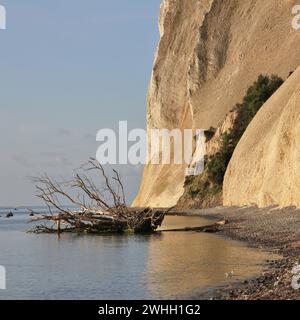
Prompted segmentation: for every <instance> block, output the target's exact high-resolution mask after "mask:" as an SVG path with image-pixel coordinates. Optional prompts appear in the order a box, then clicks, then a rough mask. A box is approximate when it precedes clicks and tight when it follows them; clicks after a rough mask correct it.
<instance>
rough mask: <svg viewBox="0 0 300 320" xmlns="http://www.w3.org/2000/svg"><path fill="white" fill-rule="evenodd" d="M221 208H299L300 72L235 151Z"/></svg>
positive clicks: (260, 115)
mask: <svg viewBox="0 0 300 320" xmlns="http://www.w3.org/2000/svg"><path fill="white" fill-rule="evenodd" d="M224 204H225V205H250V204H257V205H258V206H261V207H266V206H270V205H279V206H281V207H286V206H297V207H299V206H300V67H299V68H298V69H297V71H296V72H294V74H293V75H292V76H291V77H290V78H289V79H288V80H287V81H286V82H285V84H284V85H283V86H282V87H281V88H280V89H279V90H278V91H277V92H276V93H275V94H274V95H273V96H272V97H271V98H270V99H269V100H268V101H267V103H266V104H265V105H264V106H263V107H262V109H261V110H260V111H259V112H258V114H257V115H256V117H255V118H254V120H253V121H252V122H251V124H250V126H249V127H248V128H247V130H246V132H245V134H244V135H243V137H242V139H241V140H240V142H239V144H238V146H237V148H236V149H235V152H234V154H233V157H232V159H231V162H230V164H229V166H228V169H227V172H226V176H225V181H224Z"/></svg>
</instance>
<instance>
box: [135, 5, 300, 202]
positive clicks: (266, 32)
mask: <svg viewBox="0 0 300 320" xmlns="http://www.w3.org/2000/svg"><path fill="white" fill-rule="evenodd" d="M294 4H295V1H293V0H265V1H261V0H243V1H241V0H164V1H162V5H161V13H160V22H159V29H160V34H161V40H160V43H159V46H158V49H157V53H156V58H155V62H154V66H153V73H152V76H151V81H150V85H149V93H148V112H147V122H148V128H149V129H151V128H168V129H173V128H180V129H184V128H199V129H208V128H210V127H211V126H213V127H218V126H219V125H220V124H221V123H222V121H223V120H224V118H225V116H226V114H227V113H228V112H229V111H230V110H231V109H232V107H233V106H234V105H235V104H236V103H237V102H239V101H240V100H241V99H242V97H243V96H244V94H245V92H246V89H247V88H248V87H249V86H250V84H252V83H253V82H254V81H255V80H256V79H257V77H258V75H259V74H262V73H263V74H277V75H279V76H281V77H282V78H286V77H287V76H288V74H289V72H290V71H293V70H295V69H296V68H297V66H298V65H299V64H300V54H299V52H300V51H299V50H300V31H295V30H293V29H292V27H291V21H292V13H291V10H292V7H293V5H294ZM185 169H186V166H185V165H151V164H148V165H147V166H146V167H145V170H144V175H143V180H142V184H141V188H140V192H139V194H138V196H137V198H136V199H135V201H134V203H133V205H134V206H156V207H166V206H172V205H175V204H176V202H177V200H178V199H179V197H180V196H181V195H182V193H183V190H184V189H183V183H184V179H185ZM227 181H228V180H227ZM232 184H233V182H232ZM232 184H231V186H232ZM227 190H228V189H227ZM227 194H228V196H226V199H227V203H229V202H230V197H231V196H229V194H230V193H227Z"/></svg>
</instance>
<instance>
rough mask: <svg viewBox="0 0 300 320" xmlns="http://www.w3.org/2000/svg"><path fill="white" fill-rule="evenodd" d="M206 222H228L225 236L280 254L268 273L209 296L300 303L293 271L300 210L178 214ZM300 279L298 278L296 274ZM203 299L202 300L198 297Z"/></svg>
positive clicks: (298, 256) (298, 258) (299, 246)
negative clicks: (209, 220)
mask: <svg viewBox="0 0 300 320" xmlns="http://www.w3.org/2000/svg"><path fill="white" fill-rule="evenodd" d="M175 213H176V214H179V213H180V214H183V215H185V216H192V217H201V218H204V219H217V220H218V219H224V218H225V219H226V220H227V221H228V223H227V224H226V225H225V226H224V229H223V231H222V232H221V233H220V234H221V235H222V236H226V237H229V238H231V239H235V240H240V241H242V242H243V243H246V244H248V245H251V246H252V247H255V248H263V249H265V250H268V251H270V252H274V253H278V254H279V255H280V256H281V257H282V258H281V259H278V260H276V261H269V262H268V267H267V269H266V270H264V271H262V272H261V273H260V274H259V275H258V276H257V277H254V278H253V279H252V280H250V281H247V280H246V281H244V282H240V283H238V284H237V285H232V284H230V285H228V286H227V287H223V288H222V289H221V290H218V291H217V292H214V293H212V292H210V297H213V298H215V299H246V300H247V299H251V300H252V299H283V300H285V299H300V290H295V288H293V286H292V280H293V278H294V276H295V274H293V273H292V269H293V267H295V265H297V264H300V209H297V208H295V207H288V208H279V207H275V206H274V207H268V208H257V207H255V206H245V207H218V208H212V209H202V210H199V209H195V210H185V212H182V211H180V212H175ZM296 276H299V274H296ZM198 297H200V296H198Z"/></svg>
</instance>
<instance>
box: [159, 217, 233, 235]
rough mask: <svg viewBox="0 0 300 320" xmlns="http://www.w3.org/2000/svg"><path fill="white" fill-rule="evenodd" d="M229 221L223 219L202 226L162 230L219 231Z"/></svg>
mask: <svg viewBox="0 0 300 320" xmlns="http://www.w3.org/2000/svg"><path fill="white" fill-rule="evenodd" d="M227 223H228V221H227V220H221V221H218V222H216V223H213V224H210V225H207V226H200V227H185V228H177V229H166V230H161V232H187V231H195V232H205V233H217V232H220V231H222V230H223V229H224V226H225V225H226V224H227Z"/></svg>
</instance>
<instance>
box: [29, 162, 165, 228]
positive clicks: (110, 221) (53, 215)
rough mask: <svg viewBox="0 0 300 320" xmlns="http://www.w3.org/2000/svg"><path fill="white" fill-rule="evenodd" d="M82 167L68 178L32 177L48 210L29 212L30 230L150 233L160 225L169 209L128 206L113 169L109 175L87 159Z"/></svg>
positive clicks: (120, 183)
mask: <svg viewBox="0 0 300 320" xmlns="http://www.w3.org/2000/svg"><path fill="white" fill-rule="evenodd" d="M81 170H82V173H81V174H80V173H78V172H76V173H75V176H74V178H73V179H71V181H57V180H54V179H51V178H50V177H49V176H48V175H43V176H42V177H38V178H33V181H34V183H35V185H36V189H37V191H38V194H37V196H38V197H39V198H40V199H41V200H42V201H43V202H44V203H45V204H46V206H47V208H48V213H47V214H41V213H39V212H33V211H32V214H34V217H33V218H32V222H36V223H37V224H36V225H35V226H34V227H33V228H32V229H31V230H30V232H34V233H62V232H77V233H116V232H134V233H149V232H153V231H155V230H156V229H157V228H158V227H159V226H161V224H162V222H163V220H164V217H165V215H166V214H167V212H168V211H169V210H154V209H151V208H143V209H131V208H129V207H128V206H127V205H126V199H125V192H124V186H123V183H122V181H121V178H120V175H119V173H118V172H117V171H116V170H113V175H112V177H109V176H108V175H107V174H106V172H105V170H104V168H103V166H102V165H101V164H100V163H99V162H97V161H96V160H95V159H90V160H89V162H88V163H87V164H86V165H84V166H82V167H81ZM91 171H93V172H96V173H98V174H99V175H100V176H99V178H100V179H102V180H103V186H102V187H101V188H99V187H98V186H97V185H96V184H95V183H94V181H93V179H92V178H90V177H89V176H88V175H87V173H88V172H91ZM74 193H77V195H76V196H74V195H73V194H74ZM63 204H64V205H63ZM66 204H67V205H66ZM71 207H72V208H73V207H75V208H76V209H70V208H71ZM39 222H41V224H39Z"/></svg>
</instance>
